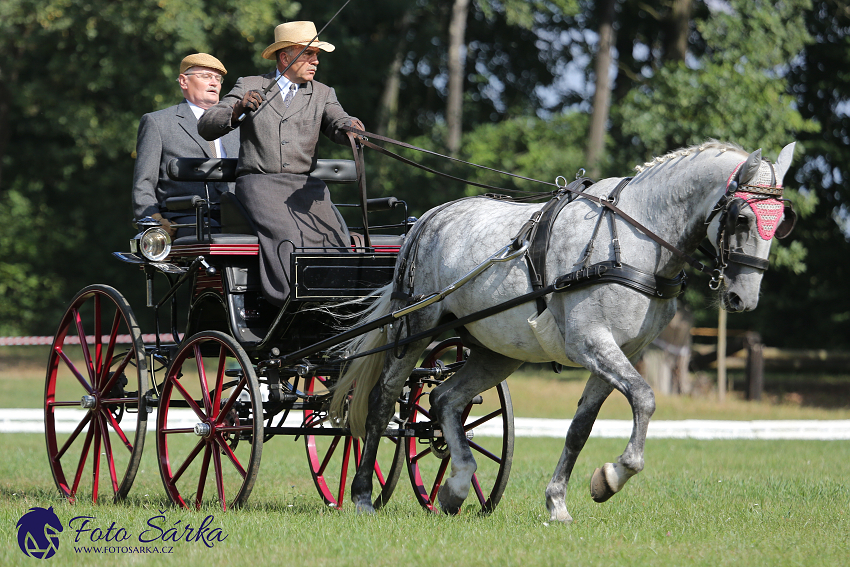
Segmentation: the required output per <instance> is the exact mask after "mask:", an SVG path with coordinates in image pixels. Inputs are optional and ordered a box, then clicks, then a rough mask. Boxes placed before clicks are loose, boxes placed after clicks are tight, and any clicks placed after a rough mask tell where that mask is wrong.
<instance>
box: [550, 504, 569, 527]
mask: <svg viewBox="0 0 850 567" xmlns="http://www.w3.org/2000/svg"><path fill="white" fill-rule="evenodd" d="M549 521H550V522H561V523H562V524H572V523H573V517H572V516H570V513H569V512H567V509H566V508H562V509H559V510H551V511H550V512H549Z"/></svg>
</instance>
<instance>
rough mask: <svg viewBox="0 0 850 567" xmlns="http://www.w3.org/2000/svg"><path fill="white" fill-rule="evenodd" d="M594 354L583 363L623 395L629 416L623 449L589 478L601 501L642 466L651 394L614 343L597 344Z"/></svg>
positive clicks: (651, 409)
mask: <svg viewBox="0 0 850 567" xmlns="http://www.w3.org/2000/svg"><path fill="white" fill-rule="evenodd" d="M596 355H597V356H595V357H593V358H589V359H588V360H587V361H586V364H585V367H586V368H588V369H589V370H590V371H591V372H593V373H594V374H596V375H598V376H599V377H600V378H602V379H603V380H605V382H607V383H608V384H610V385H611V386H612V387H614V388H616V389H617V390H619V391H620V392H622V393H623V395H624V396H626V399H627V400H628V402H629V405H630V406H631V407H632V416H633V424H632V435H631V437H630V438H629V442H628V444H627V445H626V450H625V451H624V452H623V454H622V455H620V457H619V458H618V459H617V462H616V463H605V464H604V465H603V466H602V467H600V468H598V469H596V471H594V473H593V477H592V478H591V480H590V495H591V496H592V497H593V499H594V500H595V501H596V502H605V501H606V500H608V499H609V498H611V497H612V496H613V495H614V494H616V493H617V492H619V491H620V490H622V488H623V486H625V484H626V482H627V481H628V480H629V479H630V478H631V477H633V476H634V475H636V474H637V473H639V472H640V471H642V470H643V448H644V443H645V441H646V432H647V430H648V429H649V420H650V418H651V417H652V414H653V413H655V394H653V393H652V388H651V387H650V386H649V384H647V383H646V380H644V379H643V377H642V376H641V375H640V374H639V373H638V371H637V370H635V368H634V366H632V364H631V362H629V360H628V358H626V355H625V354H623V351H622V350H620V349H619V347H617V346H616V345H613V344H612V345H610V346H609V347H608V348H599V347H598V345H597V350H596Z"/></svg>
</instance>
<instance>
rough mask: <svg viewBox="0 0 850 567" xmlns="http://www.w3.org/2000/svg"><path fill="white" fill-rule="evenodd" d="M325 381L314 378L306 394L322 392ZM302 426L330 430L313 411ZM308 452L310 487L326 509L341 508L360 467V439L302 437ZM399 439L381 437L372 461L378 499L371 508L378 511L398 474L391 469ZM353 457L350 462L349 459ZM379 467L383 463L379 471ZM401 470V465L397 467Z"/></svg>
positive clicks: (334, 436)
mask: <svg viewBox="0 0 850 567" xmlns="http://www.w3.org/2000/svg"><path fill="white" fill-rule="evenodd" d="M325 382H326V379H325V378H324V377H322V376H315V377H312V378H310V379H309V380H308V382H307V393H308V394H313V393H316V392H323V391H325V386H324V384H325ZM304 424H305V427H307V428H310V429H320V428H321V427H323V426H324V427H329V426H330V427H333V425H332V424H329V423H328V420H327V416H326V415H325V414H323V413H321V412H316V411H314V410H304ZM304 441H305V445H306V448H307V462H308V464H309V466H310V474H311V476H312V477H313V483H314V484H315V485H316V489H317V490H318V491H319V495H320V496H321V497H322V500H323V501H324V502H325V504H327V505H328V506H329V507H332V508H342V506H343V505H344V504H345V497H346V490H347V489H348V484H349V483H350V480H351V479H353V478H354V473H355V472H357V467H359V466H360V458H361V456H362V443H361V441H360V439H359V438H355V437H351V436H350V435H309V434H308V435H305V436H304ZM400 456H401V454H400V451H399V445H398V439H397V438H394V437H384V438H382V439H381V446H380V447H379V449H378V458H377V459H376V460H375V473H374V476H373V482H374V481H376V482H377V488H378V491H377V492H378V497H377V498H376V499H375V502H374V503H373V506H374V507H375V508H379V507H380V506H382V505H383V504H385V503H386V501H387V500H389V496H390V494H391V493H392V490H393V488H394V487H395V483H396V482H397V480H398V476H399V475H398V474H397V473H398V472H400V469H399V471H395V470H394V467H395V466H396V463H397V461H398V458H397V457H400ZM352 457H353V458H352ZM381 463H384V466H383V468H382V466H381ZM398 466H400V463H398Z"/></svg>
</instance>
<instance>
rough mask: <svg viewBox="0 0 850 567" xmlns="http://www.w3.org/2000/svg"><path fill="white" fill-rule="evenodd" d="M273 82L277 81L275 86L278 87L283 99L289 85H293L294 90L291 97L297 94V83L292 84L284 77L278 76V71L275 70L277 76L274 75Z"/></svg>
mask: <svg viewBox="0 0 850 567" xmlns="http://www.w3.org/2000/svg"><path fill="white" fill-rule="evenodd" d="M275 80H276V81H277V86H278V87H280V94H282V95H283V96H284V97H285V96H286V92H287V91H288V90H289V88H290V86H291V85H295V90H293V91H292V94H293V96H294V95H295V93H297V92H298V83H293V82H292V81H290V80H289V79H287V78H286V77H285V76H284V75H281V74H280V69H278V70H277V75H275Z"/></svg>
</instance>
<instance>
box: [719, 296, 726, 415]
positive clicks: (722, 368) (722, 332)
mask: <svg viewBox="0 0 850 567" xmlns="http://www.w3.org/2000/svg"><path fill="white" fill-rule="evenodd" d="M717 401H719V402H720V403H721V404H722V403H724V402H725V401H726V310H725V309H723V307H721V308H720V313H719V314H718V317H717Z"/></svg>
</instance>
